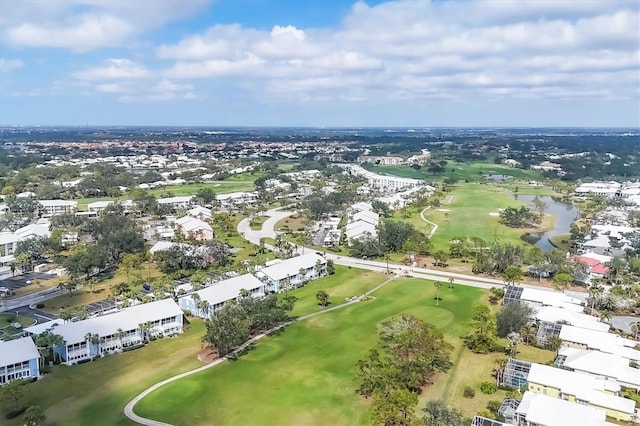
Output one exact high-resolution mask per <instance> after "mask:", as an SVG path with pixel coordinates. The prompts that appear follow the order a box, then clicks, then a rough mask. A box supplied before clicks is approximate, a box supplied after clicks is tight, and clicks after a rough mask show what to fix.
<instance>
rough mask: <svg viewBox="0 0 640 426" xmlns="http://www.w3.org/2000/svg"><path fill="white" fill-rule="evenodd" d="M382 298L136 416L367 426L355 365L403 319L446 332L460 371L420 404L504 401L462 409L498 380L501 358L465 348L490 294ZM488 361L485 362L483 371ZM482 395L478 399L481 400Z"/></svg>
mask: <svg viewBox="0 0 640 426" xmlns="http://www.w3.org/2000/svg"><path fill="white" fill-rule="evenodd" d="M374 296H375V299H374V300H370V301H367V302H362V303H358V304H355V305H352V306H349V307H346V308H344V309H339V310H337V311H333V312H328V313H327V314H324V315H320V316H317V317H313V318H310V319H308V320H304V321H301V322H299V323H296V324H294V325H292V326H290V327H288V328H287V329H285V330H284V331H283V332H282V333H281V334H279V335H277V336H273V337H270V338H266V339H264V340H262V341H260V342H259V343H258V344H257V345H256V348H255V349H254V350H252V351H250V352H249V353H248V354H247V355H245V356H243V357H241V358H240V359H239V360H237V361H234V362H229V363H224V364H221V365H220V366H217V367H214V368H213V369H211V370H208V371H206V372H202V373H199V374H197V375H194V376H190V377H188V378H185V379H181V380H179V381H177V382H174V383H172V384H170V385H167V386H164V387H162V388H161V389H159V390H157V391H155V392H153V393H152V394H150V395H149V396H148V397H147V398H145V399H144V400H142V401H141V402H140V403H139V404H138V405H137V406H136V413H138V414H139V415H142V416H145V417H150V418H153V419H157V420H161V421H164V422H169V423H172V424H189V425H209V424H234V425H241V424H257V423H259V424H262V425H269V424H274V425H275V424H318V425H328V424H331V425H333V424H354V425H355V424H368V422H369V418H368V403H369V402H368V401H366V400H364V399H362V398H360V397H359V396H358V395H356V394H355V392H354V389H355V383H354V381H353V379H354V376H355V363H356V361H357V360H358V359H360V358H361V357H362V356H363V355H364V354H365V353H366V352H367V350H368V349H369V348H372V347H374V346H376V345H377V344H378V337H377V326H378V325H379V324H380V323H381V322H382V321H384V320H386V319H389V318H391V317H393V316H396V315H400V314H404V313H406V314H412V315H416V316H418V317H420V318H422V319H424V320H425V321H428V322H430V323H432V324H434V325H436V326H437V327H438V328H440V329H442V330H443V332H444V333H445V336H446V339H447V340H448V341H450V342H451V343H453V344H454V345H455V346H456V350H455V351H454V354H453V356H452V358H453V360H454V361H455V362H456V363H457V364H458V365H459V366H458V368H457V369H456V370H455V372H450V373H448V374H442V375H440V376H439V377H438V379H437V382H436V384H435V385H434V386H433V387H432V388H429V389H427V390H426V392H425V393H424V394H423V395H422V396H421V401H422V402H421V404H423V403H424V400H426V399H434V398H444V399H445V400H446V401H447V402H449V403H450V404H452V405H455V406H457V407H458V408H459V409H461V410H462V411H463V412H464V413H465V415H466V416H471V415H472V414H474V413H475V412H476V411H477V409H478V407H480V408H482V407H483V406H484V405H486V402H488V401H489V400H491V399H499V395H492V396H486V398H484V397H485V396H480V397H479V396H476V399H475V400H474V404H467V403H466V401H463V403H459V402H460V398H457V394H458V393H460V397H461V390H460V392H458V390H459V388H460V386H462V385H463V384H464V383H467V384H471V385H476V384H477V385H478V386H479V383H480V382H482V381H484V380H493V379H492V378H491V376H490V372H491V371H490V367H488V366H489V365H491V366H492V365H493V360H494V359H495V358H496V356H497V355H496V354H492V355H475V354H472V353H470V352H469V351H467V350H466V349H463V348H462V345H461V340H460V337H461V336H464V335H465V334H466V324H467V323H468V322H469V321H470V319H471V318H470V317H471V311H472V307H473V306H474V305H475V304H477V303H479V301H480V300H481V299H483V298H485V299H486V292H484V291H483V290H481V289H476V288H471V287H461V286H458V287H456V288H455V289H454V290H447V289H442V291H441V297H442V299H443V300H442V301H441V302H440V306H435V302H434V297H435V288H434V286H433V285H432V283H431V282H430V281H426V280H420V279H398V280H396V281H394V282H392V283H390V284H388V285H387V286H385V287H383V288H382V289H381V290H379V291H378V292H376V293H375V294H374ZM480 361H481V363H480ZM479 393H480V392H479V390H478V391H477V394H479Z"/></svg>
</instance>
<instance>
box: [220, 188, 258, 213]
mask: <svg viewBox="0 0 640 426" xmlns="http://www.w3.org/2000/svg"><path fill="white" fill-rule="evenodd" d="M257 199H258V194H257V193H256V192H230V193H228V194H218V195H216V200H217V201H218V203H219V204H220V208H221V209H222V210H234V209H237V208H238V207H240V206H241V205H246V206H249V207H252V206H254V205H255V203H256V201H257Z"/></svg>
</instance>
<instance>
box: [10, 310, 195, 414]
mask: <svg viewBox="0 0 640 426" xmlns="http://www.w3.org/2000/svg"><path fill="white" fill-rule="evenodd" d="M203 334H204V322H203V321H201V320H192V323H191V325H190V327H189V330H188V331H187V332H185V333H184V334H182V335H180V336H178V337H175V338H166V339H160V340H156V341H154V342H151V343H149V344H148V345H147V346H145V347H144V348H140V349H137V350H134V351H131V352H125V353H122V354H119V355H112V356H109V357H107V358H102V359H98V360H96V361H93V362H90V363H86V364H81V365H74V366H71V367H68V366H65V365H58V366H55V367H53V370H52V371H51V373H49V374H47V375H46V376H45V377H44V378H43V379H42V380H39V381H37V382H35V383H31V384H29V385H28V389H29V401H28V403H29V405H36V404H37V405H40V406H41V407H42V408H43V409H45V410H46V411H45V414H46V416H47V424H48V425H59V426H76V425H77V426H87V425H109V426H113V425H133V424H134V423H133V422H131V421H129V420H128V419H127V418H126V417H125V416H124V414H123V411H122V410H123V409H124V406H125V404H126V403H127V402H128V401H129V400H130V399H131V398H133V397H134V396H136V395H137V394H138V393H140V392H142V391H143V390H144V389H146V388H148V387H149V386H151V385H152V384H154V383H156V382H158V381H160V380H164V379H166V378H167V377H170V376H173V375H176V374H179V373H181V372H184V371H188V370H192V369H194V368H197V367H199V366H201V365H202V363H201V362H200V361H198V360H197V354H198V352H199V351H200V338H201V337H202V335H203ZM2 421H5V420H4V418H2ZM23 423H24V421H23V420H22V416H19V417H18V418H16V419H13V420H10V421H8V425H9V426H18V425H22V424H23ZM2 424H7V423H2ZM179 424H180V423H179ZM182 424H184V423H182Z"/></svg>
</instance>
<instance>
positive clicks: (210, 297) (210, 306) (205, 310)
mask: <svg viewBox="0 0 640 426" xmlns="http://www.w3.org/2000/svg"><path fill="white" fill-rule="evenodd" d="M266 287H267V284H265V283H264V282H262V281H260V280H259V279H257V278H256V277H255V276H253V275H251V274H244V275H240V276H238V277H233V278H229V279H227V280H223V281H219V282H217V283H214V284H212V285H210V286H209V287H207V288H203V289H202V290H198V291H196V292H194V293H192V294H190V295H188V296H184V297H181V298H180V299H179V300H178V304H179V305H180V307H181V308H182V309H186V310H189V311H191V313H192V314H193V315H195V316H198V317H201V318H209V317H210V316H211V315H213V314H214V313H216V311H218V310H219V309H220V308H222V307H223V306H224V304H225V303H226V302H227V301H229V300H235V299H237V298H238V297H240V292H241V291H242V290H246V291H247V292H249V294H250V295H252V296H255V297H261V296H264V295H265V294H266V292H267V289H266ZM194 294H197V295H198V297H199V300H200V301H206V305H205V304H204V303H202V302H201V303H198V301H197V300H195V299H194V297H193V295H194Z"/></svg>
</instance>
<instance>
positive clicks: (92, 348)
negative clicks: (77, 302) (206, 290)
mask: <svg viewBox="0 0 640 426" xmlns="http://www.w3.org/2000/svg"><path fill="white" fill-rule="evenodd" d="M182 317H183V313H182V310H181V309H180V307H179V306H178V305H177V304H176V302H174V301H173V300H172V299H163V300H158V301H156V302H151V303H145V304H140V305H136V306H132V307H130V308H125V309H122V310H121V311H118V312H115V313H112V314H107V315H103V316H98V317H94V318H89V319H86V320H82V321H76V322H68V323H66V324H63V325H60V326H58V327H55V328H54V331H53V332H54V333H55V334H58V335H60V336H62V338H63V339H64V344H63V345H61V346H56V347H54V352H55V353H56V354H57V355H58V356H60V358H61V359H62V360H63V361H64V362H65V363H66V364H68V365H72V364H76V363H78V362H84V361H86V360H90V359H93V358H96V357H100V356H102V355H104V354H113V353H117V352H121V351H122V350H123V349H124V348H126V347H129V346H135V345H140V344H142V343H144V342H145V341H147V340H149V339H151V338H155V337H158V336H171V335H174V334H178V333H182V323H183V318H182Z"/></svg>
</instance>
